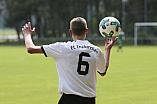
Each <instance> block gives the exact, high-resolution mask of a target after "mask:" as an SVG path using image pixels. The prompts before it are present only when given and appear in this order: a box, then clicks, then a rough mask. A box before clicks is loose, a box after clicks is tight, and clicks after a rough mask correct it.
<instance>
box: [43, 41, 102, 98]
mask: <svg viewBox="0 0 157 104" xmlns="http://www.w3.org/2000/svg"><path fill="white" fill-rule="evenodd" d="M43 50H44V52H45V55H46V56H49V57H52V58H53V59H54V60H55V61H56V65H57V70H58V76H59V89H58V92H59V93H60V94H63V93H66V94H76V95H80V96H84V97H95V96H96V81H97V77H96V70H97V68H98V69H99V71H100V72H104V70H105V58H104V54H103V52H102V51H101V50H100V48H99V47H97V46H94V45H92V44H91V43H90V42H88V41H87V40H76V41H73V42H70V41H69V42H62V43H61V42H57V43H55V44H50V45H44V46H43Z"/></svg>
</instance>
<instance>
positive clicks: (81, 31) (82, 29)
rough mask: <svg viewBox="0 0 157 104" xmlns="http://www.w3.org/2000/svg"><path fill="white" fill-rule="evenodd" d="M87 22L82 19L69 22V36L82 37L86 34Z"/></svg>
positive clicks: (78, 18)
mask: <svg viewBox="0 0 157 104" xmlns="http://www.w3.org/2000/svg"><path fill="white" fill-rule="evenodd" d="M87 32H88V28H87V22H86V20H85V19H84V18H82V17H77V18H73V19H72V20H71V21H70V34H71V35H74V36H82V35H83V36H84V35H85V34H87Z"/></svg>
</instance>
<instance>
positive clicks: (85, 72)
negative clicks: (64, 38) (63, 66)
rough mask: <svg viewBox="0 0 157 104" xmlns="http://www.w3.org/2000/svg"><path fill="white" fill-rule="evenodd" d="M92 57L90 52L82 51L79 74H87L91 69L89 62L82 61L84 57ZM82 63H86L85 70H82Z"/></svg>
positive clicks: (78, 68)
mask: <svg viewBox="0 0 157 104" xmlns="http://www.w3.org/2000/svg"><path fill="white" fill-rule="evenodd" d="M83 56H84V57H90V55H89V53H85V52H81V53H80V54H79V62H78V67H77V72H78V74H79V75H87V74H88V71H89V63H88V62H87V61H82V57H83ZM81 65H84V66H85V67H86V68H85V70H84V71H82V70H81Z"/></svg>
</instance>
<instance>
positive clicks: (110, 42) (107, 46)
mask: <svg viewBox="0 0 157 104" xmlns="http://www.w3.org/2000/svg"><path fill="white" fill-rule="evenodd" d="M117 39H118V37H116V38H115V39H114V38H112V40H110V39H109V38H107V40H108V41H107V40H106V38H104V40H105V62H106V65H105V72H104V73H99V74H100V75H101V76H104V75H105V74H106V73H107V69H108V67H109V59H110V51H111V48H112V46H113V45H114V43H115V42H116V41H117Z"/></svg>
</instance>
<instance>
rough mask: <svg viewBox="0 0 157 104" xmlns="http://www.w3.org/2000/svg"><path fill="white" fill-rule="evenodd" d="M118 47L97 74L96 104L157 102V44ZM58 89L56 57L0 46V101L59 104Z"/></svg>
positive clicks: (15, 103)
mask: <svg viewBox="0 0 157 104" xmlns="http://www.w3.org/2000/svg"><path fill="white" fill-rule="evenodd" d="M101 48H102V50H103V49H104V47H101ZM116 50H117V47H116V46H115V47H113V49H112V51H111V57H110V67H109V69H108V73H107V75H106V76H105V77H101V76H99V75H98V81H97V99H96V102H97V103H96V104H157V55H156V53H157V47H156V46H141V47H132V46H129V47H124V52H123V53H122V52H119V53H117V52H116ZM57 91H58V75H57V70H56V65H55V61H54V60H53V59H51V58H45V57H44V55H39V54H37V55H30V54H28V53H27V52H26V49H25V47H24V46H15V47H13V46H12V47H11V46H0V104H57V102H58V100H59V98H60V95H59V94H58V93H57Z"/></svg>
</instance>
